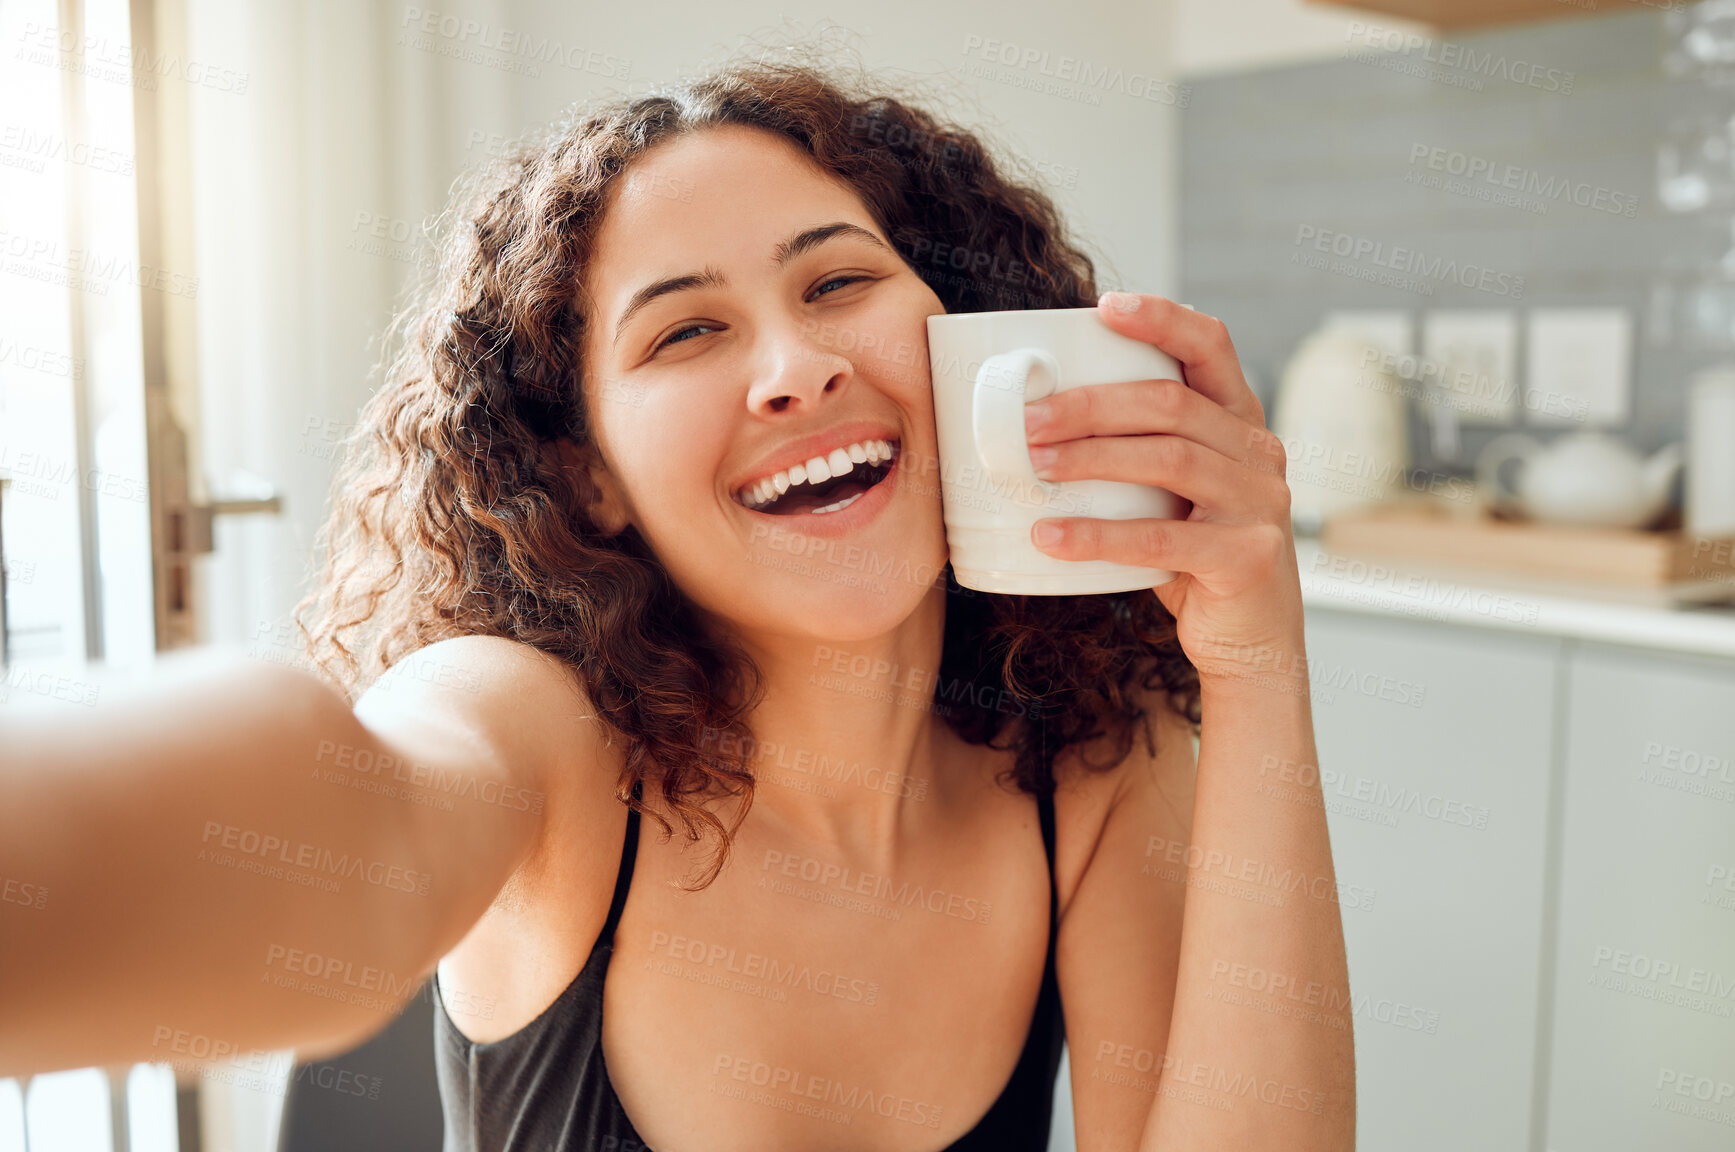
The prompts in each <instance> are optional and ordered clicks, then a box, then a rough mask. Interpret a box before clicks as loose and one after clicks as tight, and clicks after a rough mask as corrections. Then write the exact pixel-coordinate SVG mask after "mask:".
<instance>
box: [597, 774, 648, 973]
mask: <svg viewBox="0 0 1735 1152" xmlns="http://www.w3.org/2000/svg"><path fill="white" fill-rule="evenodd" d="M639 784H640V781H637V780H635V781H633V799H635V800H637V799H639V798H640V797H641V795H642V793H641V791H640V788H639ZM638 854H639V810H638V809H637V808H628V809H627V834H626V839H625V840H624V841H622V843H621V862H620V870H619V871H618V872H616V873H615V878H614V898H613V899H612V900H610V901H609V906H608V919H607V920H605V921H604V922H603V926H602V935H601V937H600V938H599V939H598V941H597V943H598V944H605V945H607V946H609V947H611V948H612V947H614V930H615V927H616V926H617V925H618V924H619V923H620V918H621V910H622V909H624V908H625V907H626V906H627V889H628V888H630V887H632V883H633V864H634V862H635V861H637V859H638Z"/></svg>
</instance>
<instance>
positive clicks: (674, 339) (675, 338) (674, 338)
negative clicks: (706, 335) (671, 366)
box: [651, 324, 717, 355]
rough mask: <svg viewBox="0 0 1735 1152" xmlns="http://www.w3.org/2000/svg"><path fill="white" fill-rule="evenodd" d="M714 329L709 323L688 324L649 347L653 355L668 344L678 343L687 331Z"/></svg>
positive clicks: (708, 330)
mask: <svg viewBox="0 0 1735 1152" xmlns="http://www.w3.org/2000/svg"><path fill="white" fill-rule="evenodd" d="M716 330H717V329H716V328H714V327H713V326H712V325H710V324H689V325H687V326H686V327H685V328H677V329H675V330H674V331H673V332H671V333H669V334H668V335H667V336H665V337H664V338H663V339H661V340H659V341H657V346H656V347H655V348H652V349H651V353H652V354H653V355H654V354H656V353H658V352H661V351H662V350H663V349H664V348H666V347H668V346H669V345H670V344H677V343H680V342H681V340H682V337H684V336H686V334H687V333H689V332H715V331H716Z"/></svg>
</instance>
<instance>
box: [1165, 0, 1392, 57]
mask: <svg viewBox="0 0 1735 1152" xmlns="http://www.w3.org/2000/svg"><path fill="white" fill-rule="evenodd" d="M1169 10H1170V16H1169V46H1170V56H1171V59H1172V60H1173V61H1174V66H1175V70H1176V71H1177V72H1179V73H1181V74H1182V75H1187V76H1200V75H1205V74H1208V73H1212V72H1232V71H1238V70H1240V69H1244V68H1260V67H1268V66H1271V65H1276V64H1296V63H1301V62H1304V61H1309V60H1322V59H1329V58H1331V57H1333V56H1342V55H1343V51H1344V48H1345V47H1347V46H1348V44H1349V38H1348V28H1349V25H1350V23H1351V22H1352V21H1361V22H1363V23H1365V24H1373V25H1378V26H1379V27H1381V28H1398V29H1403V30H1406V31H1421V30H1423V26H1422V25H1420V24H1416V23H1414V22H1412V21H1408V20H1399V19H1396V18H1394V17H1389V16H1383V15H1380V14H1379V13H1377V12H1368V11H1366V10H1365V9H1358V8H1339V7H1331V6H1327V5H1320V4H1308V3H1304V2H1303V0H1169Z"/></svg>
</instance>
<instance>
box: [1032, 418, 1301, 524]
mask: <svg viewBox="0 0 1735 1152" xmlns="http://www.w3.org/2000/svg"><path fill="white" fill-rule="evenodd" d="M1030 463H1031V465H1032V466H1034V467H1035V469H1036V474H1037V475H1038V476H1040V477H1041V478H1042V479H1044V480H1049V481H1053V482H1056V483H1058V482H1061V481H1066V480H1120V481H1125V482H1128V483H1132V484H1150V485H1154V486H1156V487H1158V488H1167V489H1168V490H1169V491H1171V492H1173V493H1175V494H1176V495H1177V496H1183V497H1185V498H1186V499H1188V500H1190V501H1192V502H1193V504H1194V505H1196V506H1197V507H1199V508H1201V509H1203V510H1204V511H1205V512H1206V513H1207V514H1208V515H1211V516H1212V517H1213V518H1215V519H1229V520H1246V519H1266V520H1287V519H1288V517H1289V485H1288V484H1286V483H1285V482H1284V479H1283V473H1282V472H1281V471H1275V472H1268V471H1256V470H1254V469H1250V468H1248V467H1247V466H1246V465H1243V464H1240V463H1237V462H1236V461H1234V460H1231V459H1229V457H1227V456H1224V455H1223V454H1222V453H1220V452H1215V451H1212V450H1211V449H1209V448H1206V447H1205V446H1204V445H1202V444H1199V443H1197V442H1195V441H1193V440H1189V439H1187V438H1186V437H1184V436H1164V435H1159V436H1092V437H1088V438H1086V439H1083V440H1068V441H1066V442H1064V443H1060V444H1045V445H1040V446H1036V447H1032V448H1031V449H1030Z"/></svg>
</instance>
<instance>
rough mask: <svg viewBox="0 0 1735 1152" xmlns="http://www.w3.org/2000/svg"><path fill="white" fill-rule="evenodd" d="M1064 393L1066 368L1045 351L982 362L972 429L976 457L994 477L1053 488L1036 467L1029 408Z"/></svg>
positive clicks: (1028, 350)
mask: <svg viewBox="0 0 1735 1152" xmlns="http://www.w3.org/2000/svg"><path fill="white" fill-rule="evenodd" d="M1059 387H1060V364H1059V363H1058V362H1057V361H1056V360H1055V359H1054V357H1053V356H1051V355H1049V354H1048V353H1047V352H1044V351H1043V350H1042V349H1040V348H1019V349H1016V350H1014V351H1011V352H1001V353H999V354H997V355H994V356H990V357H988V358H987V359H986V360H984V361H982V367H981V368H979V369H977V371H976V387H975V390H974V392H973V394H972V397H971V401H970V414H971V421H970V424H971V431H972V432H973V434H974V435H975V439H976V455H977V456H978V457H980V458H981V460H982V463H983V465H984V466H985V467H987V469H988V471H989V472H990V473H998V474H1000V475H1002V476H1013V477H1016V478H1017V479H1019V480H1022V481H1024V482H1025V483H1027V484H1031V485H1034V486H1036V487H1039V488H1040V487H1046V486H1047V485H1046V482H1045V481H1043V480H1042V479H1041V478H1039V477H1038V476H1037V475H1036V469H1034V468H1032V467H1031V466H1030V446H1029V444H1028V442H1027V441H1026V438H1025V432H1024V405H1026V404H1027V403H1029V402H1030V401H1032V400H1041V399H1042V398H1043V397H1045V396H1049V395H1052V394H1053V393H1054V392H1055V391H1056V390H1057V389H1058V388H1059Z"/></svg>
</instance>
